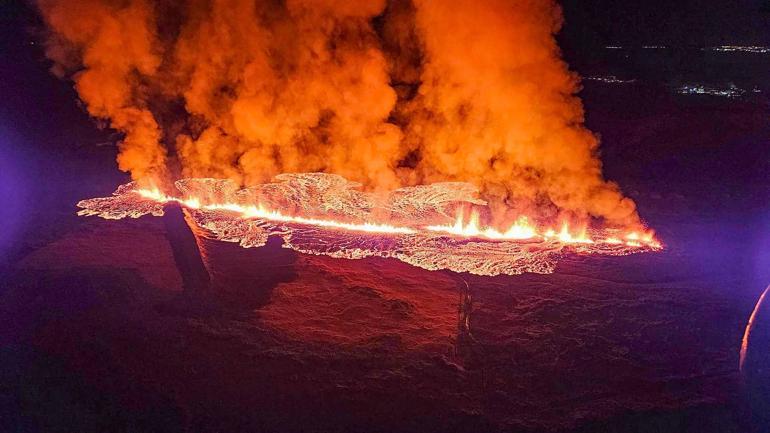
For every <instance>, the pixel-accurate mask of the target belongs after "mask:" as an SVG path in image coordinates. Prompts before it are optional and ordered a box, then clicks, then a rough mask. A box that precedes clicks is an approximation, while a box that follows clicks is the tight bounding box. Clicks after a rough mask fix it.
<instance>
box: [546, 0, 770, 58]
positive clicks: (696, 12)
mask: <svg viewBox="0 0 770 433" xmlns="http://www.w3.org/2000/svg"><path fill="white" fill-rule="evenodd" d="M561 4H562V6H563V8H564V15H565V19H566V24H565V27H564V32H563V34H562V35H561V38H562V40H563V41H564V42H565V44H567V45H569V46H570V47H576V48H577V47H580V48H591V47H593V46H604V45H608V44H618V45H634V44H639V45H641V44H646V45H656V44H660V45H673V46H710V45H723V44H742V45H752V44H757V45H767V44H770V0H650V1H642V0H637V1H622V0H562V1H561Z"/></svg>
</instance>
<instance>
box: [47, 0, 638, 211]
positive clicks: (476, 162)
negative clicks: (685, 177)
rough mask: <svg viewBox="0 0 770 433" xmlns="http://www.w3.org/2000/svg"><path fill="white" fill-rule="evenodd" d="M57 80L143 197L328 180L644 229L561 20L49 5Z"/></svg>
mask: <svg viewBox="0 0 770 433" xmlns="http://www.w3.org/2000/svg"><path fill="white" fill-rule="evenodd" d="M38 5H39V7H40V10H41V12H42V14H43V16H44V18H45V20H46V23H47V24H48V26H49V28H50V39H49V44H48V55H49V57H50V58H51V59H52V60H53V61H54V72H56V73H58V74H59V75H62V76H64V75H69V76H71V77H72V79H73V80H74V81H75V86H76V88H77V90H78V92H79V95H80V97H81V99H82V100H83V101H84V102H85V103H86V105H87V107H88V110H89V112H90V113H91V114H92V115H94V116H96V117H100V118H105V119H109V121H110V124H111V126H112V127H114V128H116V129H119V130H121V131H123V132H124V133H125V139H124V140H123V142H122V144H121V148H120V154H119V156H118V163H119V167H120V168H121V169H122V170H125V171H129V172H130V173H131V175H132V177H133V178H134V179H137V180H141V181H147V180H152V181H156V182H159V181H162V180H163V179H166V180H168V179H167V178H170V177H180V176H183V177H217V178H229V179H232V180H234V181H236V182H238V183H241V184H246V185H250V184H257V183H261V182H265V181H268V180H269V179H271V178H272V177H273V176H274V175H276V174H279V173H284V172H315V171H324V172H330V173H336V174H340V175H342V176H344V177H346V178H349V179H352V180H355V181H358V182H361V183H362V184H364V186H365V187H367V188H369V189H373V190H377V189H393V188H396V187H399V186H405V185H415V184H421V183H429V182H436V181H466V182H471V183H474V184H476V185H477V186H479V187H480V188H481V191H482V196H483V197H484V198H485V199H487V200H489V201H490V204H491V209H492V210H493V214H494V215H493V217H496V218H506V219H508V220H510V218H511V217H512V216H515V215H517V214H520V213H524V212H526V213H527V214H528V215H531V216H534V217H538V218H544V219H556V218H571V219H579V220H581V219H582V220H585V219H586V218H587V217H590V216H593V217H600V218H604V219H605V220H606V221H608V222H609V223H611V224H616V225H625V226H630V225H638V224H639V220H638V216H637V214H636V210H635V206H634V203H633V202H632V201H631V200H630V199H628V198H624V197H623V195H622V194H621V193H620V191H619V189H618V187H617V186H616V185H615V184H613V183H611V182H607V181H605V180H604V179H603V177H602V174H601V162H600V161H599V159H598V156H597V146H598V141H597V139H596V137H595V136H594V135H593V134H591V132H590V131H588V130H587V129H585V128H584V127H583V126H582V124H583V110H582V105H581V103H580V100H579V99H578V98H577V97H576V96H575V92H576V91H577V90H578V86H579V83H578V78H577V76H575V75H574V74H573V73H571V72H570V71H569V70H568V67H567V65H566V64H565V63H564V62H563V61H562V60H561V59H560V53H559V49H558V47H557V45H556V42H555V39H554V34H555V33H556V32H558V30H559V28H560V26H561V11H560V9H559V7H558V6H557V5H556V4H555V3H553V2H550V1H543V0H530V1H511V0H507V1H506V0H484V1H478V0H476V1H471V0H452V1H449V0H447V1H443V0H442V1H438V0H391V1H390V2H386V1H384V0H382V1H366V0H355V1H344V2H338V1H333V0H284V1H279V0H264V1H254V0H191V1H188V2H170V1H168V2H167V1H156V2H150V1H149V0H122V1H116V0H79V1H76V2H72V1H66V0H39V2H38Z"/></svg>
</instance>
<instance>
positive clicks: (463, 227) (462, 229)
mask: <svg viewBox="0 0 770 433" xmlns="http://www.w3.org/2000/svg"><path fill="white" fill-rule="evenodd" d="M135 192H136V193H138V194H139V195H141V196H142V197H145V198H149V199H152V200H155V201H158V202H161V203H166V202H172V201H173V202H178V203H181V204H183V205H184V206H186V207H188V208H191V209H204V210H224V211H230V212H234V213H236V214H239V215H240V216H241V217H243V218H257V219H265V220H269V221H280V222H289V223H297V224H305V225H311V226H317V227H324V228H332V229H342V230H350V231H358V232H366V233H382V234H414V233H418V230H417V229H414V228H411V227H399V226H393V225H390V224H379V223H369V222H366V223H361V224H356V223H347V222H342V221H335V220H329V219H319V218H306V217H301V216H289V215H285V214H283V213H281V212H279V211H275V210H269V209H266V208H264V207H263V206H261V205H250V206H249V205H241V204H238V203H215V204H203V203H201V200H200V199H198V198H194V197H193V198H188V199H181V198H177V197H171V196H167V195H165V194H163V193H162V192H160V191H159V190H157V189H154V190H149V189H138V190H135ZM423 229H424V230H429V231H433V232H440V233H446V234H450V235H453V236H458V237H466V238H484V239H491V240H527V239H535V238H541V239H543V240H545V241H555V242H561V243H565V244H573V243H575V244H592V243H594V242H604V243H608V244H625V245H627V246H631V247H641V246H643V245H645V246H648V247H652V248H660V244H659V243H658V242H657V241H656V240H655V239H654V238H653V236H652V234H645V235H644V236H643V237H642V236H640V235H639V234H638V233H636V232H632V233H629V234H627V235H626V236H625V238H626V240H625V241H623V240H621V239H618V238H614V237H608V238H604V239H601V240H597V241H594V240H593V239H591V238H590V237H588V235H587V234H586V230H585V229H582V230H580V232H579V234H577V235H573V234H572V233H570V230H569V225H568V224H566V223H565V224H563V225H562V227H561V230H560V231H559V232H558V233H557V232H555V231H553V229H548V230H546V231H545V232H544V233H543V234H539V233H538V230H537V228H535V227H534V226H532V225H531V224H530V223H529V219H528V218H527V217H526V216H521V217H519V218H518V219H517V220H516V222H515V223H514V224H513V225H512V226H511V227H510V228H509V229H508V230H506V231H504V232H500V231H498V230H496V229H494V228H492V227H485V228H481V227H480V225H479V215H478V213H477V212H473V213H471V216H470V220H469V221H468V223H467V224H465V223H464V221H463V216H462V213H459V212H458V215H457V218H456V219H455V223H454V224H453V225H428V226H425V227H423Z"/></svg>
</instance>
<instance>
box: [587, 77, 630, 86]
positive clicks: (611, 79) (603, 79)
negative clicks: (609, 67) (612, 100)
mask: <svg viewBox="0 0 770 433" xmlns="http://www.w3.org/2000/svg"><path fill="white" fill-rule="evenodd" d="M583 79H584V80H589V81H600V82H602V83H608V84H626V83H633V82H634V81H636V79H631V80H622V79H620V78H618V77H616V76H614V75H607V76H605V77H601V76H587V77H583Z"/></svg>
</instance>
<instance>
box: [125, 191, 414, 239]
mask: <svg viewBox="0 0 770 433" xmlns="http://www.w3.org/2000/svg"><path fill="white" fill-rule="evenodd" d="M135 192H136V193H138V194H139V195H141V196H142V197H145V198H149V199H152V200H155V201H158V202H161V203H167V202H171V201H175V202H178V203H181V204H183V205H184V206H186V207H189V208H191V209H204V210H225V211H230V212H235V213H238V214H240V215H241V216H242V217H243V218H258V219H265V220H269V221H281V222H290V223H297V224H306V225H311V226H318V227H325V228H335V229H343V230H350V231H356V232H366V233H393V234H410V233H417V231H416V230H413V229H410V228H408V227H396V226H392V225H388V224H374V223H363V224H354V223H346V222H341V221H334V220H324V219H318V218H304V217H298V216H289V215H284V214H282V213H280V212H278V211H274V210H267V209H265V208H264V207H263V206H259V205H258V206H244V205H241V204H237V203H221V204H202V203H201V201H200V200H199V199H197V198H190V199H180V198H176V197H170V196H167V195H165V194H163V193H161V192H160V191H158V190H157V189H156V190H148V189H139V190H136V191H135Z"/></svg>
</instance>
